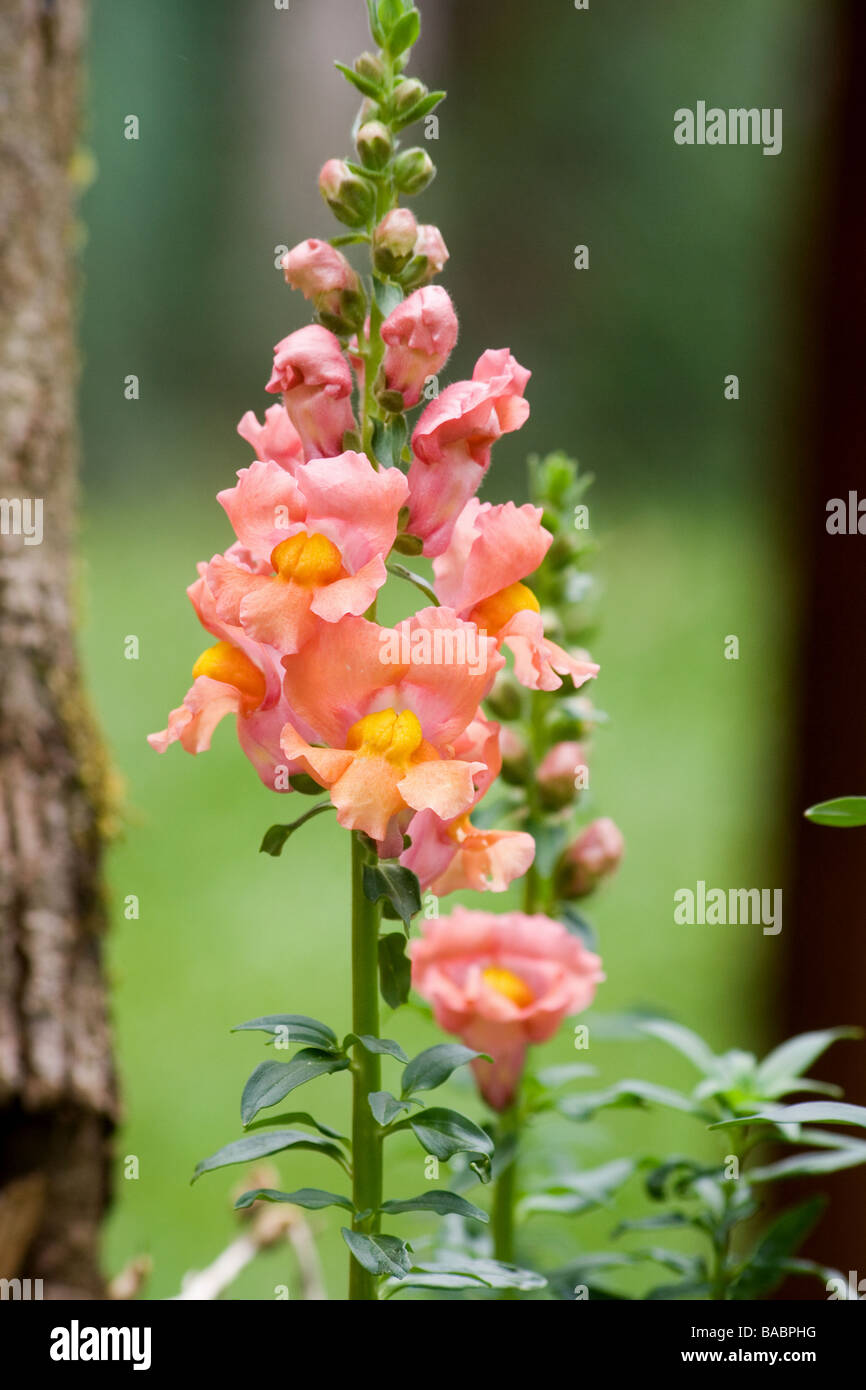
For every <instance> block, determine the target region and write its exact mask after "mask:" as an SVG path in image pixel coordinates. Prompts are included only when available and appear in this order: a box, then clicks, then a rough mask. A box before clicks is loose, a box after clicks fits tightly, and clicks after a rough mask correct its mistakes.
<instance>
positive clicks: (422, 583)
mask: <svg viewBox="0 0 866 1390" xmlns="http://www.w3.org/2000/svg"><path fill="white" fill-rule="evenodd" d="M385 568H386V570H387V571H388V573H389V574H393V576H394V578H395V579H405V580H406V582H407V583H408V584H414V585H415V588H416V589H419V590H420V591H421V593H422V594H423V595H424V597H425V598H426V599H428V600H429V601H430V603H432V604H433V605H434V607H436V608H438V607H439V600H438V598H437V597H436V593H435V590H434V589H432V588H431V587H430V585H429V584H428V583H427V580H426V579H422V578H421V576H420V574H413V573H412V571H411V570H407V568H406V566H405V565H401V564H398V563H397V561H396V560H389V561H388V564H387V565H386V566H385Z"/></svg>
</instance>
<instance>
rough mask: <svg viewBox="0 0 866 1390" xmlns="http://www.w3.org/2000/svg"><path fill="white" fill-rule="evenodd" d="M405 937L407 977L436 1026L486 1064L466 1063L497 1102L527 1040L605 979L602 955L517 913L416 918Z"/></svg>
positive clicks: (458, 911)
mask: <svg viewBox="0 0 866 1390" xmlns="http://www.w3.org/2000/svg"><path fill="white" fill-rule="evenodd" d="M421 933H422V936H421V939H420V940H415V941H411V942H410V943H409V946H408V948H407V949H408V953H409V955H410V956H411V958H412V984H413V986H414V988H415V989H416V990H417V991H418V993H419V994H420V995H421V996H422V998H424V999H426V1000H428V1002H429V1003H430V1004H432V1006H433V1014H434V1016H435V1018H436V1022H437V1023H438V1024H439V1026H440V1028H444V1030H445V1031H446V1032H447V1033H453V1034H455V1035H456V1036H457V1037H459V1038H460V1039H461V1040H462V1041H463V1042H464V1043H466V1045H467V1046H468V1047H472V1048H474V1049H475V1050H476V1051H477V1052H486V1053H487V1054H488V1056H490V1057H492V1058H493V1061H492V1062H484V1061H477V1062H473V1063H472V1069H473V1071H474V1073H475V1078H476V1081H477V1082H478V1085H479V1088H480V1090H481V1094H482V1095H483V1096H484V1098H485V1100H486V1101H487V1103H488V1105H490V1106H491V1108H492V1109H494V1110H505V1109H506V1108H507V1107H508V1106H509V1105H510V1104H511V1102H512V1100H513V1099H514V1096H515V1094H516V1090H517V1086H518V1084H519V1081H520V1077H521V1075H522V1072H523V1068H524V1064H525V1060H526V1052H527V1049H528V1047H529V1045H530V1044H532V1043H542V1042H547V1040H548V1039H549V1038H552V1037H553V1035H554V1033H555V1032H556V1030H557V1028H558V1027H559V1025H560V1023H561V1022H562V1020H563V1018H565V1017H567V1016H568V1015H572V1014H576V1013H580V1012H581V1011H582V1010H583V1009H586V1008H588V1007H589V1005H590V1004H591V1003H592V1001H593V999H594V997H595V990H596V986H597V985H598V984H599V983H600V982H601V981H602V980H603V979H604V974H603V973H602V969H601V959H600V958H599V957H598V956H597V955H595V954H594V953H593V952H592V951H589V950H587V948H586V947H585V946H584V945H583V943H582V941H580V940H579V938H578V937H576V936H572V935H571V933H570V932H568V931H567V930H566V929H565V927H563V926H562V924H561V923H560V922H554V921H553V920H552V919H551V918H549V917H544V916H541V915H540V914H539V915H535V916H527V915H525V914H524V913H522V912H505V913H501V914H494V913H490V912H471V911H468V910H467V909H466V908H462V907H461V908H455V910H454V912H453V913H452V914H451V916H450V917H442V918H440V919H439V920H438V921H435V920H434V921H425V922H422V924H421Z"/></svg>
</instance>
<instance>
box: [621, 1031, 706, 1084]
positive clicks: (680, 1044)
mask: <svg viewBox="0 0 866 1390" xmlns="http://www.w3.org/2000/svg"><path fill="white" fill-rule="evenodd" d="M635 1026H636V1028H637V1030H638V1032H641V1033H649V1034H650V1036H651V1037H653V1038H658V1039H660V1041H661V1042H666V1043H667V1044H668V1045H669V1046H670V1047H673V1048H676V1050H677V1052H679V1053H681V1055H682V1056H683V1057H687V1058H688V1060H689V1061H690V1062H693V1063H694V1065H695V1066H696V1067H697V1069H698V1071H700V1072H702V1073H703V1074H704V1076H715V1075H716V1074H717V1072H718V1059H717V1057H716V1056H715V1054H714V1053H713V1052H712V1050H711V1049H710V1048H709V1047H707V1044H706V1043H705V1042H704V1040H703V1038H700V1037H698V1035H697V1033H693V1032H692V1030H691V1028H684V1027H683V1025H682V1024H681V1023H673V1022H672V1021H671V1020H670V1019H667V1018H645V1019H640V1020H638V1021H637V1023H636V1024H635Z"/></svg>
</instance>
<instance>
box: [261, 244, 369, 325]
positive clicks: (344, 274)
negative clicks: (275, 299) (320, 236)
mask: <svg viewBox="0 0 866 1390" xmlns="http://www.w3.org/2000/svg"><path fill="white" fill-rule="evenodd" d="M280 264H281V265H282V267H283V274H284V275H285V277H286V283H287V284H289V285H291V287H292V289H293V290H300V291H301V294H302V295H303V296H304V298H305V299H309V300H311V301H312V302H313V304H315V306H316V308H317V309H318V311H319V313H320V314H321V315H323V316H325V317H326V318H327V319H329V320H335V321H337V322H339V323H341V324H342V323H345V324H346V325H347V326H349V325H351V326H357V324H358V322H359V321H360V320H359V318H358V315H359V313H360V314H361V316H363V309H364V301H363V296H362V294H361V282H360V280H359V279H358V276H357V275H356V274H355V271H354V270H353V269H352V267H351V266H350V264H349V262H348V261H347V260H346V257H345V256H344V255H342V253H341V252H339V251H338V250H337V249H336V247H335V246H331V245H330V243H329V242H327V241H317V240H316V238H315V237H310V238H309V239H308V240H307V241H302V242H300V243H299V244H298V245H297V246H295V247H293V249H292V250H291V251H289V252H288V254H287V255H285V256H283V259H282V261H281V262H280ZM328 326H329V327H330V326H331V324H330V322H329V324H328Z"/></svg>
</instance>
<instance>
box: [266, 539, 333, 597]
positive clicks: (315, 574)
mask: <svg viewBox="0 0 866 1390" xmlns="http://www.w3.org/2000/svg"><path fill="white" fill-rule="evenodd" d="M271 564H272V565H273V567H274V569H275V570H276V572H277V578H278V579H283V580H285V581H286V583H288V582H289V580H294V582H295V583H296V584H301V585H303V587H304V588H305V589H315V588H318V587H320V586H321V585H324V584H333V582H334V580H335V579H339V577H340V575H341V573H342V570H343V558H342V556H341V555H340V552H339V550H338V549H337V547H336V546H335V545H334V543H333V541H329V540H328V538H327V536H320V535H319V534H318V533H315V534H314V535H312V536H308V535H307V534H306V532H305V531H299V532H298V534H297V535H296V536H290V537H289V539H288V540H286V541H280V543H279V545H277V546H275V547H274V549H273V550H272V551H271Z"/></svg>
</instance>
